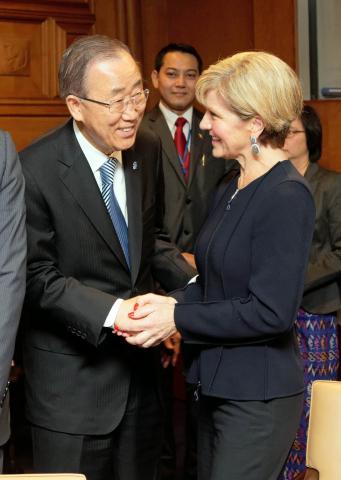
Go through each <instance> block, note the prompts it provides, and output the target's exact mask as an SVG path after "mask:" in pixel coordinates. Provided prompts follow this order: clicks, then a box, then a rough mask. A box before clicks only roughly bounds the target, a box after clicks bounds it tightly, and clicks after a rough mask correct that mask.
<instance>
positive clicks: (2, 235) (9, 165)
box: [0, 132, 26, 400]
mask: <svg viewBox="0 0 341 480" xmlns="http://www.w3.org/2000/svg"><path fill="white" fill-rule="evenodd" d="M25 284H26V227H25V203H24V178H23V175H22V171H21V167H20V163H19V160H18V156H17V153H16V151H15V147H14V144H13V142H12V139H11V137H10V136H9V134H8V133H4V132H0V305H1V316H0V340H1V347H0V400H1V398H2V395H3V393H4V390H5V387H6V383H7V380H8V375H9V370H10V366H11V361H12V357H13V351H14V345H15V338H16V333H17V328H18V324H19V319H20V314H21V308H22V303H23V300H24V294H25Z"/></svg>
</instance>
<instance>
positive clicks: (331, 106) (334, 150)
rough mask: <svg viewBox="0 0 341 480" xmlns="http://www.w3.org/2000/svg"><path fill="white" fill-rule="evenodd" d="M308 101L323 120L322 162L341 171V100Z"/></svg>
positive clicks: (323, 164) (327, 166) (325, 165)
mask: <svg viewBox="0 0 341 480" xmlns="http://www.w3.org/2000/svg"><path fill="white" fill-rule="evenodd" d="M307 103H309V104H310V105H312V106H313V107H314V108H315V109H316V111H317V112H318V114H319V116H320V118H321V122H322V127H323V147H322V157H321V160H320V164H321V165H322V166H324V167H326V168H330V169H332V170H337V171H338V172H341V144H340V139H341V101H340V100H314V101H310V102H307ZM340 215H341V213H340Z"/></svg>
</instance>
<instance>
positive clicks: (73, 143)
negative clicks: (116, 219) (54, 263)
mask: <svg viewBox="0 0 341 480" xmlns="http://www.w3.org/2000/svg"><path fill="white" fill-rule="evenodd" d="M65 133H66V135H65V136H66V138H65V142H63V147H62V149H63V152H62V155H61V156H60V157H59V161H60V163H61V170H60V172H61V173H60V179H61V181H62V182H63V183H64V185H65V187H66V188H67V189H68V190H69V191H70V193H71V194H72V196H73V198H74V199H75V201H76V202H77V203H78V205H79V206H80V208H81V209H82V211H83V212H84V214H85V215H86V217H87V218H88V220H89V221H90V222H91V223H92V224H93V226H94V228H95V229H96V231H97V232H98V234H99V235H101V237H102V238H103V239H104V241H105V242H106V243H107V244H108V246H109V247H110V249H111V250H112V251H113V253H114V254H115V255H116V257H117V258H118V260H119V261H120V262H121V263H122V265H123V266H124V267H125V268H126V269H128V267H127V264H126V261H125V258H124V253H123V251H122V248H121V245H120V242H119V240H118V237H117V235H116V231H115V229H114V226H113V224H112V221H111V219H110V216H109V214H108V211H107V209H106V206H105V204H104V201H103V198H102V195H101V192H100V190H99V188H98V185H97V183H96V180H95V178H94V175H93V173H92V171H91V168H90V166H89V164H88V162H87V160H86V158H85V156H84V154H83V152H82V150H81V148H80V146H79V144H78V142H77V140H76V137H75V135H74V133H73V127H72V122H70V123H69V124H68V125H66V127H65ZM65 215H67V212H65Z"/></svg>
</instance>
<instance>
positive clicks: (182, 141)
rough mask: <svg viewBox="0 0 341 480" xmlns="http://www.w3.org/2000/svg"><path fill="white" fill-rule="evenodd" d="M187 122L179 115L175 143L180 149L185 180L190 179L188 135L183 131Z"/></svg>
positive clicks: (179, 153)
mask: <svg viewBox="0 0 341 480" xmlns="http://www.w3.org/2000/svg"><path fill="white" fill-rule="evenodd" d="M185 123H187V120H186V119H185V118H183V117H178V118H177V119H176V122H175V126H176V130H175V134H174V143H175V146H176V149H177V151H178V156H179V160H180V163H181V167H182V171H183V174H184V176H185V180H186V182H187V180H188V172H189V149H188V145H187V148H186V144H187V142H186V137H185V134H184V132H183V126H184V125H185Z"/></svg>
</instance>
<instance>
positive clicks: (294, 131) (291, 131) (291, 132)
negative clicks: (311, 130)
mask: <svg viewBox="0 0 341 480" xmlns="http://www.w3.org/2000/svg"><path fill="white" fill-rule="evenodd" d="M296 133H305V131H304V130H289V131H288V134H287V137H293V136H294V135H296Z"/></svg>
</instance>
